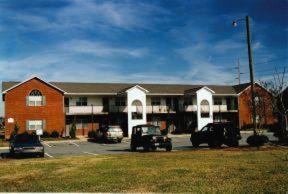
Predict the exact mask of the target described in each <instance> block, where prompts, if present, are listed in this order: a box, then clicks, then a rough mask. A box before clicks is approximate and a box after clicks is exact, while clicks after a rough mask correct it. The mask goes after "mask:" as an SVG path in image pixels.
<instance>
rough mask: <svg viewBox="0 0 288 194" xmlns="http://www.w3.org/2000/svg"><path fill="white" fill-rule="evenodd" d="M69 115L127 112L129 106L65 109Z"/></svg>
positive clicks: (69, 107) (73, 107) (70, 107)
mask: <svg viewBox="0 0 288 194" xmlns="http://www.w3.org/2000/svg"><path fill="white" fill-rule="evenodd" d="M65 112H66V114H68V115H76V114H79V115H87V114H107V113H108V112H113V113H117V112H127V106H101V105H99V106H95V105H90V106H68V107H65Z"/></svg>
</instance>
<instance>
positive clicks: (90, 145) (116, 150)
mask: <svg viewBox="0 0 288 194" xmlns="http://www.w3.org/2000/svg"><path fill="white" fill-rule="evenodd" d="M241 135H242V139H241V140H240V141H239V145H240V146H245V145H247V143H246V139H247V137H249V136H250V135H252V133H251V132H242V133H241ZM265 135H267V136H268V137H269V140H272V141H274V140H277V139H276V138H275V137H274V136H273V134H272V133H271V134H265ZM170 137H171V138H172V144H173V149H172V151H180V150H193V149H209V147H208V145H207V144H201V145H200V147H199V148H193V147H192V144H191V142H190V135H189V134H184V135H170ZM42 143H43V145H44V147H45V157H50V158H53V157H63V156H80V155H94V156H97V155H100V154H132V152H130V139H128V138H124V139H123V141H122V142H121V143H103V142H102V143H101V142H100V143H99V142H91V141H88V140H87V139H81V140H66V141H43V142H42ZM223 146H224V145H223ZM142 151H143V149H141V148H139V149H138V152H142ZM8 152H9V150H8V148H1V149H0V153H1V156H4V157H5V156H9V154H8ZM156 152H165V149H157V150H156Z"/></svg>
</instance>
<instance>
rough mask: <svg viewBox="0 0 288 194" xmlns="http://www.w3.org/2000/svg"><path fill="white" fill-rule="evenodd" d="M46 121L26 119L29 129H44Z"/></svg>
mask: <svg viewBox="0 0 288 194" xmlns="http://www.w3.org/2000/svg"><path fill="white" fill-rule="evenodd" d="M44 123H45V121H43V120H28V121H26V125H27V126H26V129H27V130H43V128H44Z"/></svg>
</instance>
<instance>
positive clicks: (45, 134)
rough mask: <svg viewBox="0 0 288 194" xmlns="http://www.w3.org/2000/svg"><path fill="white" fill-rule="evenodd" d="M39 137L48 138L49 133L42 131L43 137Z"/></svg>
mask: <svg viewBox="0 0 288 194" xmlns="http://www.w3.org/2000/svg"><path fill="white" fill-rule="evenodd" d="M41 137H50V133H49V132H48V131H43V135H41Z"/></svg>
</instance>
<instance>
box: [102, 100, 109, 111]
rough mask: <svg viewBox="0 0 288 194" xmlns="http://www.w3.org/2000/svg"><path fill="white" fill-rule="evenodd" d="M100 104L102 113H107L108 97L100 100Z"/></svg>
mask: <svg viewBox="0 0 288 194" xmlns="http://www.w3.org/2000/svg"><path fill="white" fill-rule="evenodd" d="M102 104H103V112H109V98H108V97H104V98H102Z"/></svg>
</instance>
